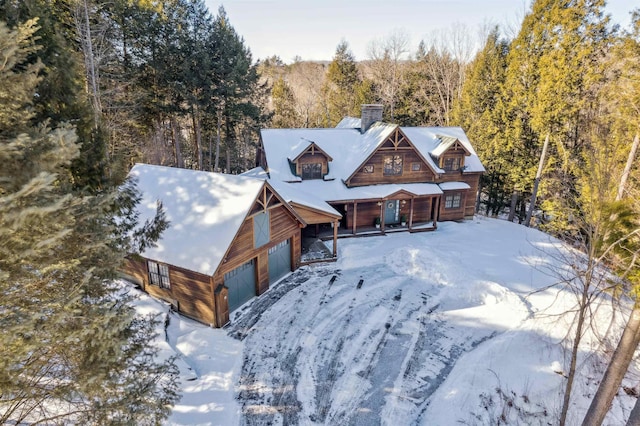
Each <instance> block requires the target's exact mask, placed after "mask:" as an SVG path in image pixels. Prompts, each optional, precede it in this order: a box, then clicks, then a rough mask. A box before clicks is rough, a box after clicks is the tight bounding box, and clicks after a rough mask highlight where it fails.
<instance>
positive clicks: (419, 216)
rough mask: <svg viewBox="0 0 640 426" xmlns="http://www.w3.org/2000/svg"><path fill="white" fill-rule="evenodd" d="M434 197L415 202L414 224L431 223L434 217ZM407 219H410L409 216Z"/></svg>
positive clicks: (416, 199) (415, 200) (418, 199)
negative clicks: (432, 200) (432, 201)
mask: <svg viewBox="0 0 640 426" xmlns="http://www.w3.org/2000/svg"><path fill="white" fill-rule="evenodd" d="M431 199H432V197H424V198H415V199H414V200H413V223H419V222H430V221H432V220H433V218H432V217H431V215H432V213H433V212H432V211H431V209H432V203H431ZM407 217H409V216H408V215H407Z"/></svg>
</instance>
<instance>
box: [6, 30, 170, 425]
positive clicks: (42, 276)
mask: <svg viewBox="0 0 640 426" xmlns="http://www.w3.org/2000/svg"><path fill="white" fill-rule="evenodd" d="M36 31H37V27H36V26H35V21H33V20H32V21H27V22H26V23H24V24H22V25H19V26H18V27H17V29H16V30H15V31H11V30H9V29H8V27H7V26H6V25H5V24H4V23H3V22H0V58H2V61H0V63H2V66H1V67H0V164H1V165H2V166H1V167H0V238H2V241H3V244H2V245H0V422H1V423H9V422H15V423H22V422H29V423H31V422H40V423H50V424H51V423H59V424H62V423H76V424H123V423H125V424H157V423H159V422H160V421H161V420H162V419H163V418H165V417H166V416H167V415H168V413H169V410H170V405H171V404H173V403H174V402H175V401H176V399H177V393H176V390H177V387H176V382H175V380H176V375H177V370H176V367H175V365H174V364H173V361H172V360H168V361H166V362H160V363H158V362H157V361H156V360H155V358H154V357H155V352H156V350H155V349H154V347H153V345H152V344H151V341H152V339H153V338H154V331H153V329H154V321H153V320H152V319H149V318H138V317H136V316H135V315H134V311H133V308H132V307H131V306H130V301H131V296H129V295H127V294H123V293H122V291H121V290H120V288H119V287H117V286H116V284H115V282H114V278H115V275H116V268H117V267H118V266H119V265H120V262H121V261H122V259H123V257H124V255H125V254H126V253H127V252H129V251H132V248H133V247H132V245H131V243H129V242H128V241H129V238H128V234H127V232H129V231H132V230H133V229H134V227H135V223H136V218H135V215H133V214H132V210H131V208H130V207H131V206H132V205H134V204H135V202H136V197H135V196H133V192H132V191H133V189H132V188H131V187H128V189H127V187H125V190H124V191H123V192H117V191H113V190H106V189H105V190H103V191H101V192H100V193H98V194H95V193H94V192H93V191H87V190H85V189H82V188H78V186H77V185H76V181H75V173H76V171H75V170H74V169H73V167H72V163H73V161H74V160H75V159H77V158H78V157H79V156H80V155H81V149H80V147H79V146H78V144H77V143H76V142H77V140H78V139H77V135H76V131H75V129H74V128H73V127H71V126H69V125H60V126H58V127H57V128H55V129H53V128H50V127H48V126H47V123H46V122H44V123H37V122H34V117H36V116H37V113H38V111H37V109H36V108H34V104H33V99H35V98H36V96H35V95H36V90H37V88H38V85H39V83H40V81H41V78H40V77H39V76H38V74H39V72H41V71H42V62H40V61H38V60H36V61H34V60H33V58H34V57H37V55H38V54H39V53H40V52H39V51H38V48H37V46H36V45H35V44H34V42H33V40H34V34H35V33H36ZM158 219H159V220H158V222H156V223H155V224H154V223H149V224H147V225H146V227H147V228H148V229H150V230H152V231H160V230H161V229H162V228H163V227H164V226H166V222H164V221H163V220H162V218H161V216H159V218H158ZM134 233H136V232H135V231H134ZM138 234H139V235H140V237H142V240H141V242H140V244H143V243H145V244H148V241H147V242H144V241H145V240H146V238H144V237H145V236H144V235H141V234H140V233H139V232H138Z"/></svg>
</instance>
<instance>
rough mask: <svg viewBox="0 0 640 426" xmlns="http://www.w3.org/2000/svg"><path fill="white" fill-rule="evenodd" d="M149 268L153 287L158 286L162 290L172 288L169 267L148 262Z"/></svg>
mask: <svg viewBox="0 0 640 426" xmlns="http://www.w3.org/2000/svg"><path fill="white" fill-rule="evenodd" d="M147 266H148V267H149V282H150V283H151V284H152V285H157V286H159V287H160V288H171V282H170V281H169V267H168V266H167V265H162V264H160V263H157V262H152V261H148V262H147Z"/></svg>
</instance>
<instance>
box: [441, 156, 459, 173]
mask: <svg viewBox="0 0 640 426" xmlns="http://www.w3.org/2000/svg"><path fill="white" fill-rule="evenodd" d="M443 168H444V170H445V171H446V172H452V171H456V170H460V157H448V158H445V159H444V167H443Z"/></svg>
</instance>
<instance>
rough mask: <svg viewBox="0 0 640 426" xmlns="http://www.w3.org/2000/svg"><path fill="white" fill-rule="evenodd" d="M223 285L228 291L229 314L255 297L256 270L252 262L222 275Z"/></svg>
mask: <svg viewBox="0 0 640 426" xmlns="http://www.w3.org/2000/svg"><path fill="white" fill-rule="evenodd" d="M224 285H225V286H226V287H227V288H228V289H229V295H228V297H229V312H233V311H234V310H236V309H238V308H239V307H240V306H242V305H243V304H244V303H246V302H248V301H249V300H251V299H252V298H253V297H255V296H256V268H255V262H254V260H253V259H252V260H250V261H248V262H247V263H244V264H242V265H240V266H238V267H237V268H236V269H234V270H232V271H230V272H227V273H226V274H224Z"/></svg>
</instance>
